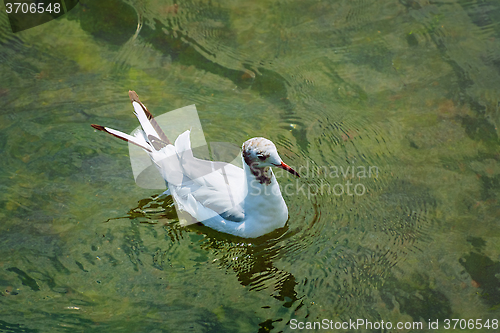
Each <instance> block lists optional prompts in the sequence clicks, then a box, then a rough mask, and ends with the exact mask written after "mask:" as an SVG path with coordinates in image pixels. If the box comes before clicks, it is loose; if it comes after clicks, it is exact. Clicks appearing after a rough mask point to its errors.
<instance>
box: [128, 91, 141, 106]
mask: <svg viewBox="0 0 500 333" xmlns="http://www.w3.org/2000/svg"><path fill="white" fill-rule="evenodd" d="M128 97H130V102H132V103H133V102H137V103H140V104H142V103H141V100H140V99H139V95H137V93H136V92H135V91H133V90H129V91H128Z"/></svg>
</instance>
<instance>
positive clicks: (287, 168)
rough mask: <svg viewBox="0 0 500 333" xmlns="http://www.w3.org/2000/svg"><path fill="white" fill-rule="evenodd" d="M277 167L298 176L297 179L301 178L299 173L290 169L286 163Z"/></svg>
mask: <svg viewBox="0 0 500 333" xmlns="http://www.w3.org/2000/svg"><path fill="white" fill-rule="evenodd" d="M277 167H278V168H282V169H283V170H286V171H288V172H290V173H291V174H292V175H294V176H297V177H299V178H300V175H299V173H298V172H297V171H295V170H293V169H292V168H290V167H289V166H288V165H286V164H285V163H284V162H281V165H277Z"/></svg>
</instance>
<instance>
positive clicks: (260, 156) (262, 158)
mask: <svg viewBox="0 0 500 333" xmlns="http://www.w3.org/2000/svg"><path fill="white" fill-rule="evenodd" d="M257 157H258V158H259V160H261V161H264V160H265V159H266V157H265V156H264V155H257Z"/></svg>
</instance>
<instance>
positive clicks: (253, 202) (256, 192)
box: [243, 161, 288, 223]
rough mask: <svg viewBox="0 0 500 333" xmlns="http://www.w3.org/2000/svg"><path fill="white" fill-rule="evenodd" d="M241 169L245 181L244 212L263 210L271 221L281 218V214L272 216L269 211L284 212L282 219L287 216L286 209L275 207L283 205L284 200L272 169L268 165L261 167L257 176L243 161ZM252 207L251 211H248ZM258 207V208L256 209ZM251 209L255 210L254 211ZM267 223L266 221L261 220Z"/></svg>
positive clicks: (256, 212)
mask: <svg viewBox="0 0 500 333" xmlns="http://www.w3.org/2000/svg"><path fill="white" fill-rule="evenodd" d="M243 170H244V171H245V177H246V183H245V185H244V186H245V193H246V199H245V207H244V210H245V214H246V215H247V214H258V212H263V213H265V214H263V215H266V216H267V217H269V218H266V219H268V220H269V222H271V221H272V220H276V219H277V220H283V216H281V215H280V216H273V215H271V216H270V215H269V212H272V211H274V212H276V213H277V214H283V212H285V213H286V215H287V216H285V217H284V220H285V221H286V219H287V218H288V211H287V209H284V210H282V209H276V208H277V207H283V206H284V207H285V208H286V204H285V200H283V197H282V196H281V191H280V188H279V184H278V182H277V181H276V177H275V176H274V173H273V171H272V170H271V168H270V167H266V168H263V169H262V170H259V171H260V173H258V175H257V176H255V174H254V173H253V172H252V170H251V169H250V167H249V166H248V165H247V164H246V163H245V161H243ZM250 207H252V208H251V209H252V211H249V209H250ZM257 207H258V209H256V208H257ZM253 210H256V211H255V212H254V211H253ZM262 222H263V223H267V221H262Z"/></svg>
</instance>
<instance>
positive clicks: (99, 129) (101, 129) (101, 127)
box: [90, 124, 107, 132]
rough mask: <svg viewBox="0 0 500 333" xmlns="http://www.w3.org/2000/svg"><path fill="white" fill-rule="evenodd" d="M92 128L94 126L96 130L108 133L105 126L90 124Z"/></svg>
mask: <svg viewBox="0 0 500 333" xmlns="http://www.w3.org/2000/svg"><path fill="white" fill-rule="evenodd" d="M90 126H92V127H93V128H94V129H96V130H98V131H103V132H107V131H106V129H105V128H104V126H101V125H96V124H90Z"/></svg>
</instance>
